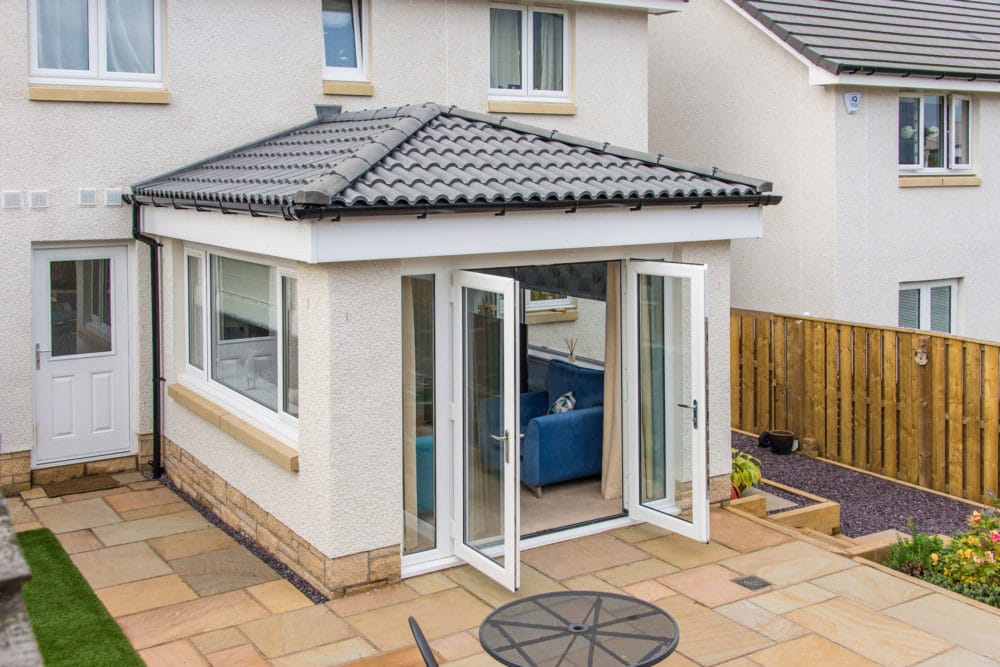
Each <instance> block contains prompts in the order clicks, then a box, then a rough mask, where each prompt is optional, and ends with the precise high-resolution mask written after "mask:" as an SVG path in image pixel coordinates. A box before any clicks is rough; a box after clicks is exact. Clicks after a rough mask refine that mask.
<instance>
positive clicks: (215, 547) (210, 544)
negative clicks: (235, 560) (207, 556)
mask: <svg viewBox="0 0 1000 667" xmlns="http://www.w3.org/2000/svg"><path fill="white" fill-rule="evenodd" d="M237 544H238V542H237V541H236V540H234V539H233V538H231V537H229V535H226V534H225V533H224V532H222V531H221V530H219V529H218V528H216V527H215V526H211V527H209V528H202V529H201V530H193V531H191V532H187V533H177V534H175V535H167V536H166V537H158V538H156V539H152V540H149V546H151V547H152V548H153V550H154V551H156V553H158V554H160V556H161V557H162V558H163V560H177V559H178V558H184V557H186V556H193V555H195V554H200V553H205V552H207V551H220V550H222V549H231V548H233V547H235V546H237Z"/></svg>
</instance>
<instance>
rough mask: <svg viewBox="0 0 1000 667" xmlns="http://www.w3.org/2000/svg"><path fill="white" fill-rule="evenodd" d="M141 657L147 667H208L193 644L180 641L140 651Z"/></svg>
mask: <svg viewBox="0 0 1000 667" xmlns="http://www.w3.org/2000/svg"><path fill="white" fill-rule="evenodd" d="M139 657H140V658H142V661H143V662H145V663H146V667H186V666H187V665H192V666H194V665H208V664H209V662H208V661H206V660H205V658H203V657H202V655H201V653H199V652H198V649H196V648H195V647H194V646H193V645H192V644H191V642H189V641H187V640H186V639H180V640H177V641H175V642H170V643H169V644H163V645H162V646H155V647H153V648H148V649H146V650H144V651H139Z"/></svg>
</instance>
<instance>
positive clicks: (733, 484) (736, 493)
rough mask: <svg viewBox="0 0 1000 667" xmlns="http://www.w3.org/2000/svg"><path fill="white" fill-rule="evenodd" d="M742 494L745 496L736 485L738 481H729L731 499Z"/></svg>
mask: <svg viewBox="0 0 1000 667" xmlns="http://www.w3.org/2000/svg"><path fill="white" fill-rule="evenodd" d="M742 496H743V494H742V493H740V487H738V486H736V482H730V483H729V499H730V500H736V499H737V498H740V497H742Z"/></svg>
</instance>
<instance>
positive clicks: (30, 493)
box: [21, 486, 47, 500]
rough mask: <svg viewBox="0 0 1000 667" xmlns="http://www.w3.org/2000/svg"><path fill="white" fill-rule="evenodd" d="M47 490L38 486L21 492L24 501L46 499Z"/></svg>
mask: <svg viewBox="0 0 1000 667" xmlns="http://www.w3.org/2000/svg"><path fill="white" fill-rule="evenodd" d="M46 497H47V496H46V495H45V489H43V488H42V487H40V486H36V487H33V488H30V489H28V490H27V491H22V492H21V498H23V499H24V500H32V499H33V498H46Z"/></svg>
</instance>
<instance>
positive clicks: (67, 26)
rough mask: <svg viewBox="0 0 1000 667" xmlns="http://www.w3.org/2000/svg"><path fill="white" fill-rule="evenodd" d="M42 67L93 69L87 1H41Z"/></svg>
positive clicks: (39, 48) (39, 60)
mask: <svg viewBox="0 0 1000 667" xmlns="http://www.w3.org/2000/svg"><path fill="white" fill-rule="evenodd" d="M37 12H38V13H37V17H38V34H37V35H36V36H35V37H36V42H37V44H38V66H39V67H43V68H46V69H70V70H84V71H86V70H88V69H90V29H89V20H88V14H87V0H38V3H37Z"/></svg>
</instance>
